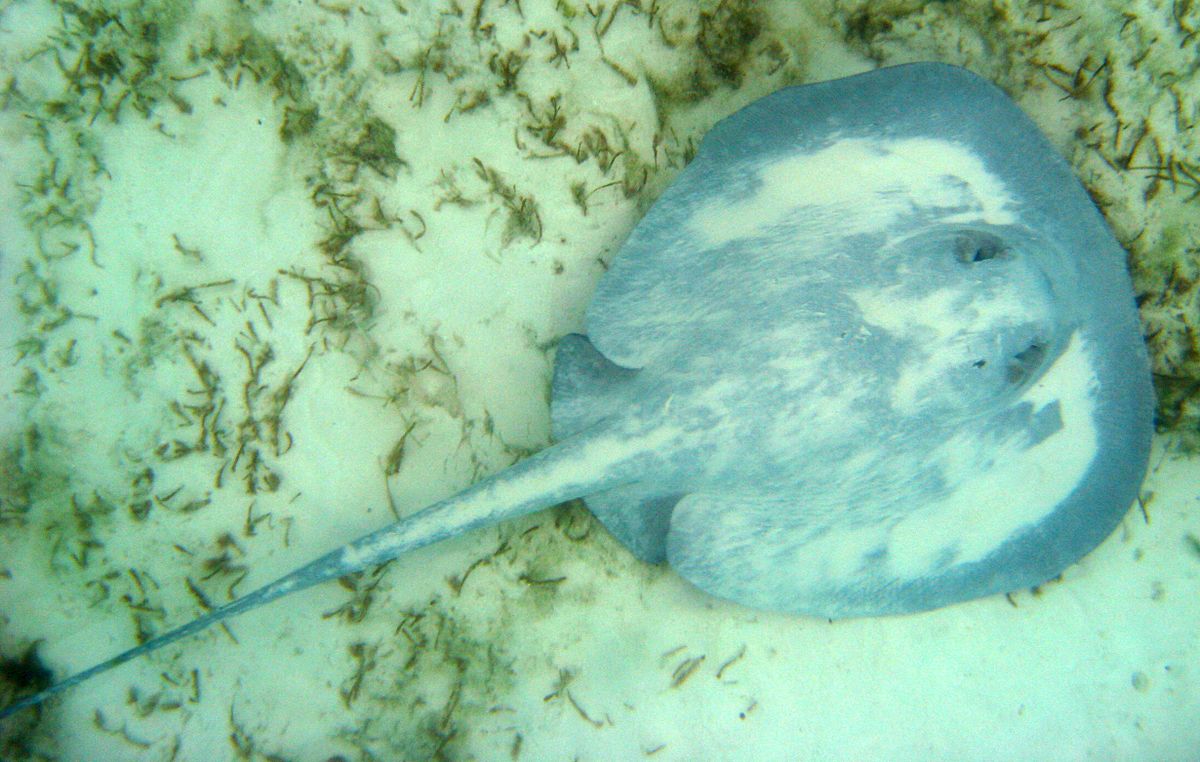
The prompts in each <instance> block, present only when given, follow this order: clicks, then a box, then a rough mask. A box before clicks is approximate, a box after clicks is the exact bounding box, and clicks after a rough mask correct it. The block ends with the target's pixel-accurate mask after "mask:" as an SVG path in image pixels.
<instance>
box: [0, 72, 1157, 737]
mask: <svg viewBox="0 0 1200 762" xmlns="http://www.w3.org/2000/svg"><path fill="white" fill-rule="evenodd" d="M1152 407H1153V398H1152V391H1151V386H1150V371H1149V364H1148V361H1147V357H1146V350H1145V346H1144V344H1143V342H1142V338H1141V333H1140V329H1139V325H1138V321H1137V316H1136V313H1135V310H1134V304H1133V292H1132V288H1131V285H1130V281H1129V277H1128V274H1127V273H1126V270H1125V257H1124V252H1123V251H1122V249H1121V247H1120V246H1119V245H1118V244H1117V242H1116V240H1114V238H1113V236H1112V234H1111V233H1110V232H1109V230H1108V228H1107V227H1106V226H1105V224H1104V221H1103V219H1102V218H1101V217H1100V214H1099V213H1098V212H1097V210H1096V208H1095V207H1094V206H1093V205H1092V203H1091V202H1090V200H1089V199H1088V196H1087V194H1086V193H1085V192H1084V190H1083V188H1082V187H1081V186H1080V185H1079V183H1078V182H1077V181H1076V180H1075V178H1074V177H1073V176H1072V175H1071V172H1070V170H1069V168H1068V167H1067V165H1066V163H1065V162H1064V161H1063V160H1062V159H1061V158H1060V157H1059V156H1058V155H1057V154H1056V153H1055V151H1054V150H1053V149H1052V147H1051V146H1050V145H1049V143H1047V141H1046V140H1045V138H1043V137H1042V135H1041V134H1040V133H1039V132H1038V130H1037V129H1036V128H1035V127H1034V125H1033V123H1032V122H1031V121H1030V120H1029V119H1028V118H1026V117H1025V116H1024V115H1023V114H1022V113H1021V112H1020V110H1019V109H1017V107H1016V106H1015V105H1014V104H1013V103H1012V102H1011V101H1009V99H1008V98H1006V97H1005V96H1004V94H1003V93H1001V92H1000V91H999V90H998V89H996V88H995V87H993V86H992V85H990V84H988V83H987V82H985V81H984V80H982V79H980V78H979V77H976V76H975V75H973V74H971V73H969V72H967V71H965V70H963V69H958V68H954V67H950V66H943V65H938V64H913V65H909V66H899V67H895V68H890V69H883V70H879V71H875V72H872V73H869V74H863V75H861V76H857V77H850V78H848V79H841V80H837V81H833V82H824V83H819V84H812V85H805V86H802V87H794V88H789V89H786V90H782V91H779V92H777V93H775V94H774V95H771V96H769V97H767V98H764V99H762V100H760V101H758V102H756V103H754V104H752V105H750V106H748V107H746V108H745V109H743V110H741V111H739V112H738V113H736V114H734V115H733V116H731V117H729V118H728V119H725V120H724V121H722V122H720V123H719V124H717V125H716V127H714V128H713V130H712V131H711V132H710V133H709V134H708V136H707V137H705V139H704V141H703V143H702V144H701V146H700V150H699V152H698V153H697V155H696V158H695V160H694V161H693V162H692V163H691V165H690V166H688V167H687V169H686V170H684V171H683V173H682V174H680V176H679V178H678V179H677V180H676V181H675V183H674V184H673V185H672V186H671V187H670V188H668V189H667V191H666V192H665V193H664V194H663V196H662V198H660V199H659V200H658V202H657V203H656V204H655V205H654V207H653V208H652V209H651V210H650V212H649V213H648V214H647V215H646V217H645V219H643V220H642V221H641V223H639V224H638V226H637V228H636V229H635V230H634V231H633V234H632V235H631V236H630V237H629V240H628V241H627V242H626V243H625V245H624V247H623V249H622V250H621V252H620V254H619V255H618V257H617V258H616V260H615V261H614V263H613V265H612V268H611V269H610V270H609V272H608V273H606V274H605V276H604V277H603V278H602V279H601V281H600V284H599V286H598V288H597V291H596V295H595V298H594V300H593V302H592V304H591V307H590V309H589V310H588V316H587V336H586V337H584V336H582V335H572V336H568V337H566V338H565V339H563V341H562V343H561V345H560V346H559V349H558V357H557V364H556V368H555V373H554V382H553V408H552V415H553V425H554V437H555V439H556V440H557V442H558V443H557V444H555V445H553V446H551V447H549V448H547V449H546V450H543V451H542V452H540V453H538V454H536V455H534V456H532V457H530V458H528V459H526V460H524V461H522V462H521V463H518V464H517V465H515V466H513V467H511V468H509V469H507V470H506V471H504V472H502V473H500V474H497V475H496V476H493V477H491V478H490V479H487V480H484V481H482V482H480V483H478V484H476V485H474V486H472V487H470V488H469V489H467V490H465V491H463V492H462V493H460V494H458V495H455V496H453V497H451V498H448V499H446V500H444V501H442V502H440V503H437V504H435V505H433V506H431V507H429V508H426V509H424V510H422V511H419V512H417V513H415V514H414V515H412V516H411V517H409V518H406V519H404V520H402V521H400V522H397V523H396V524H393V525H391V526H389V527H386V528H384V529H381V530H379V531H377V532H374V533H373V534H370V535H367V536H366V537H363V538H361V539H359V540H357V541H355V542H354V543H351V544H350V545H348V546H346V547H344V548H342V549H339V550H335V551H333V552H331V553H329V554H327V555H325V556H323V557H321V558H319V559H317V560H316V561H314V562H312V563H310V564H308V565H306V566H303V567H301V568H300V569H298V570H297V571H295V572H293V573H291V574H289V575H287V576H285V577H283V578H282V579H280V580H278V581H276V582H274V583H271V584H269V585H267V586H266V587H264V588H261V589H259V590H258V591H256V592H254V593H251V594H249V595H247V596H245V597H243V598H241V599H238V600H235V601H233V602H231V603H229V604H227V605H225V606H223V607H221V608H218V609H216V610H214V611H212V612H211V613H209V614H208V615H206V616H204V617H201V618H200V619H197V620H195V621H193V622H191V623H189V624H186V625H184V626H182V627H180V628H179V629H176V630H173V631H170V632H168V633H166V634H164V635H162V636H160V637H158V638H155V639H153V640H150V641H148V642H147V643H145V644H143V645H141V646H138V647H136V648H134V649H131V650H129V651H127V652H125V653H122V654H120V655H118V656H116V657H114V658H112V659H109V660H108V661H105V662H103V663H101V664H99V665H97V666H95V667H92V668H91V669H88V670H85V671H83V672H80V673H77V674H75V675H73V676H72V677H70V678H68V679H67V680H65V681H64V682H62V683H59V684H58V685H56V686H54V687H52V688H50V689H48V690H47V691H44V692H43V693H41V694H38V695H36V696H32V697H30V698H28V699H25V700H23V701H22V702H20V703H18V704H15V705H13V706H10V707H8V708H7V709H5V710H3V711H2V712H0V716H4V715H7V714H11V713H12V712H14V711H16V710H17V709H20V708H22V707H25V706H29V705H31V704H34V703H37V702H38V701H41V700H43V699H45V698H46V697H47V696H50V695H52V694H53V693H56V692H58V691H60V690H62V689H63V688H66V687H68V686H70V685H73V684H76V683H78V682H80V681H82V680H84V679H87V678H88V677H91V676H93V675H96V674H99V673H100V672H103V671H104V670H107V669H109V668H111V667H113V666H115V665H117V664H120V663H122V662H124V661H128V660H129V659H131V658H134V657H136V656H138V655H140V654H143V653H146V652H147V651H151V650H154V649H156V648H159V647H161V646H163V645H165V644H167V643H170V642H172V641H174V640H178V639H179V638H181V637H183V636H185V635H188V634H190V633H192V632H195V631H197V630H200V629H202V628H204V627H207V626H209V625H211V624H213V623H215V622H218V621H220V620H222V619H225V618H227V617H230V616H232V615H234V614H237V613H240V612H242V611H245V610H246V609H249V608H253V607H255V606H258V605H261V604H263V603H266V602H268V601H270V600H273V599H275V598H278V597H280V596H282V595H285V594H287V593H289V592H292V591H294V590H299V589H302V588H304V587H308V586H309V585H312V584H315V583H317V582H320V581H323V580H327V579H330V578H334V577H339V576H342V575H345V574H349V573H351V572H355V571H358V570H360V569H363V568H364V567H366V566H369V565H371V564H376V563H380V562H382V561H385V560H387V559H390V558H394V557H396V556H397V555H399V554H401V553H404V552H405V551H408V550H411V549H414V548H417V547H420V546H423V545H427V544H429V543H432V542H435V541H437V540H440V539H443V538H445V537H449V536H451V535H454V534H458V533H460V532H463V531H467V530H469V529H472V528H475V527H479V526H483V525H487V524H491V523H494V522H496V521H500V520H502V519H505V518H509V517H512V516H516V515H520V514H523V513H527V512H530V511H533V510H536V509H538V508H542V507H545V506H548V505H553V504H555V503H558V502H560V501H563V500H567V499H570V498H576V497H584V498H585V499H586V501H587V504H588V506H589V507H590V508H591V509H592V511H594V512H595V514H596V515H597V516H598V517H599V518H600V520H601V521H602V522H604V524H605V526H607V527H608V528H609V529H610V530H611V531H612V533H613V534H614V535H616V536H617V537H618V538H620V540H621V541H622V542H624V543H625V544H626V545H627V546H629V548H630V549H631V550H632V551H633V552H634V553H635V554H637V555H638V556H639V557H640V558H642V559H645V560H647V561H651V562H659V561H663V560H667V561H669V562H670V564H671V565H672V566H673V567H674V568H675V569H676V570H678V572H679V573H680V574H681V575H683V576H684V577H685V578H687V579H688V580H690V581H691V582H692V583H693V584H695V585H696V586H697V587H699V588H701V589H702V590H705V591H708V592H709V593H712V594H713V595H717V596H720V597H723V598H728V599H731V600H734V601H737V602H739V603H743V604H746V605H748V606H755V607H761V608H765V609H774V610H779V611H786V612H796V613H800V614H811V615H820V616H826V617H845V616H869V615H879V614H897V613H904V612H912V611H921V610H924V609H930V608H934V607H937V606H944V605H946V604H950V603H955V602H957V601H963V600H967V599H970V598H976V597H979V596H984V595H990V594H992V593H1001V592H1005V591H1009V590H1014V589H1017V588H1021V587H1026V586H1031V585H1036V584H1039V583H1041V582H1044V581H1046V580H1047V579H1050V578H1052V577H1054V576H1055V575H1057V574H1059V573H1060V572H1061V571H1062V570H1063V569H1064V568H1065V567H1066V566H1067V565H1069V564H1071V563H1072V562H1074V561H1075V560H1077V559H1078V558H1080V557H1081V556H1082V555H1083V554H1085V553H1087V552H1088V551H1089V550H1091V549H1092V548H1093V547H1095V546H1096V545H1097V544H1098V543H1099V542H1100V541H1101V540H1102V539H1103V538H1104V537H1105V536H1107V535H1108V534H1109V533H1110V532H1111V531H1112V529H1113V528H1114V527H1115V526H1116V524H1117V523H1118V522H1119V521H1120V519H1121V517H1122V516H1123V515H1124V513H1125V512H1126V510H1127V508H1128V506H1129V505H1130V503H1131V501H1132V500H1133V499H1134V497H1135V496H1136V492H1137V490H1138V486H1139V484H1140V482H1141V479H1142V476H1143V473H1144V471H1145V467H1146V461H1147V457H1148V452H1149V444H1150V435H1151V422H1152Z"/></svg>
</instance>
